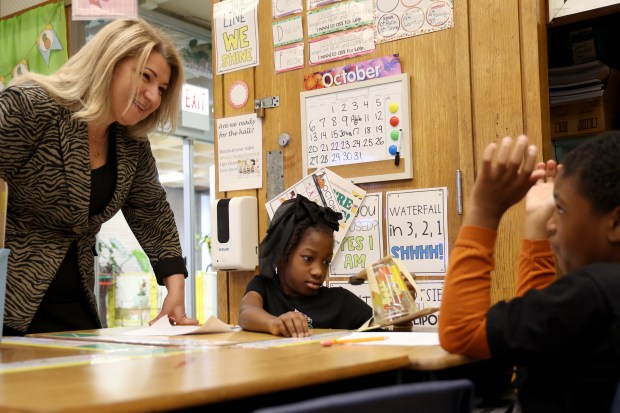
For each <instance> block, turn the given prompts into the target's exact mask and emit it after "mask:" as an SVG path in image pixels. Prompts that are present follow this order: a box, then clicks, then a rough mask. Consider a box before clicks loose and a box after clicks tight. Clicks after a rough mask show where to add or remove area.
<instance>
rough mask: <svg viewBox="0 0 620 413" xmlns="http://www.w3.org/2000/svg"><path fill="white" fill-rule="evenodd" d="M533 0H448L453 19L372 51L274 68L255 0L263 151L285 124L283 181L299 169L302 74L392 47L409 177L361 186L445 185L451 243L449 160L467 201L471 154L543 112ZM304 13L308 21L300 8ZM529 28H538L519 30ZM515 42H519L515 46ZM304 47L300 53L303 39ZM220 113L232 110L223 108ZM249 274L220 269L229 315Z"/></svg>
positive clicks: (509, 275)
mask: <svg viewBox="0 0 620 413" xmlns="http://www.w3.org/2000/svg"><path fill="white" fill-rule="evenodd" d="M535 1H536V0H522V2H521V3H518V2H495V1H490V0H486V1H482V2H475V3H472V2H466V1H458V2H455V5H454V6H455V8H454V13H455V27H454V28H453V29H449V30H444V31H441V32H435V33H430V34H426V35H422V36H416V37H412V38H408V39H403V40H398V41H393V42H389V43H384V44H380V45H377V49H376V51H375V52H373V53H372V54H368V55H364V56H358V57H356V58H352V59H346V60H342V61H336V62H330V63H326V64H323V65H318V66H307V65H306V67H304V68H303V69H299V70H294V71H290V72H285V73H280V74H276V73H275V72H274V66H273V41H272V38H271V37H272V34H271V22H272V21H273V19H272V18H271V8H270V4H268V3H265V2H260V3H259V21H260V22H261V25H260V27H259V36H260V65H259V66H258V67H256V68H254V69H252V71H253V73H254V75H255V82H254V90H255V95H256V97H257V98H262V97H267V96H279V97H280V107H279V108H274V109H266V110H265V117H264V122H263V151H264V152H267V151H270V150H279V149H281V148H280V147H279V146H278V144H277V137H278V135H279V134H280V133H282V132H287V133H289V134H290V135H291V138H292V139H291V143H290V145H289V146H288V147H286V148H284V149H283V152H284V186H285V188H286V187H288V186H290V185H292V184H293V183H295V182H297V181H298V180H299V179H301V178H302V171H301V125H300V112H299V94H300V93H301V92H302V91H303V75H304V74H306V73H311V72H315V71H321V70H324V69H326V68H329V67H333V66H340V65H344V64H347V63H353V62H359V61H363V60H367V59H371V58H373V57H380V56H384V55H389V54H393V53H399V54H400V56H401V63H402V68H403V72H405V73H408V74H409V75H410V78H411V121H412V131H413V153H414V155H413V168H414V172H413V179H407V180H400V181H390V182H375V183H367V184H360V186H362V187H363V188H364V189H366V190H367V191H368V192H369V193H373V192H382V193H383V194H385V192H387V191H393V190H402V189H412V188H425V187H437V186H446V187H448V191H449V198H448V201H449V202H448V208H449V211H448V220H449V225H450V227H449V231H450V234H449V237H450V244H452V243H453V241H454V239H455V238H456V236H457V233H458V229H459V227H460V224H461V216H459V215H458V214H457V213H456V170H457V169H460V170H461V172H462V188H463V191H464V193H463V195H464V200H463V201H464V208H466V202H467V199H468V196H469V193H470V192H471V188H472V185H473V180H474V176H475V168H476V167H477V156H476V155H477V154H479V153H480V154H481V153H482V151H483V149H484V147H485V146H486V145H487V144H488V143H489V142H491V141H496V140H498V139H501V138H502V137H503V136H504V135H506V134H510V135H513V136H514V135H518V134H519V133H522V132H523V131H526V132H528V133H530V134H531V133H534V134H535V135H538V136H541V134H542V132H541V131H542V127H541V126H540V125H539V123H540V122H541V119H540V118H541V116H542V115H541V112H544V109H542V108H543V107H544V105H543V104H542V103H541V99H544V98H541V97H540V93H541V88H542V87H544V86H541V85H540V84H539V83H537V81H536V76H538V75H539V74H540V72H541V71H543V70H546V68H543V67H542V66H540V65H542V63H541V61H542V59H541V54H540V51H539V50H538V43H537V42H538V41H539V38H540V34H539V32H537V27H539V26H537V25H538V24H539V23H540V22H538V21H537V17H534V12H535V11H537V10H538V9H537V8H536V7H533V6H532V4H533V3H535ZM302 19H303V20H304V22H303V24H304V27H305V13H303V14H302ZM528 30H530V31H531V30H534V32H536V33H538V34H536V35H533V34H530V33H529V32H528V34H527V35H525V34H523V33H526V32H527V31H528ZM531 48H533V49H531ZM521 50H526V52H524V53H521ZM305 54H306V57H307V55H308V51H307V40H306V52H305ZM306 62H307V59H306ZM525 71H527V73H525ZM237 73H238V72H233V73H230V74H227V75H225V76H223V77H224V78H225V81H224V83H225V82H227V81H228V79H229V78H232V77H235V76H238V74H237ZM216 78H217V76H216ZM223 87H224V88H225V85H224V86H223ZM536 91H538V94H539V95H538V96H537V94H536ZM524 113H525V114H524ZM225 114H226V116H229V112H228V110H227V112H226V113H225ZM525 116H527V121H526V120H525V119H524V117H525ZM216 117H217V114H216ZM537 122H538V123H537ZM263 159H265V158H263ZM263 180H264V185H263V188H261V189H260V190H258V191H256V194H257V196H258V200H259V232H260V238H261V239H262V237H263V236H264V234H265V232H266V228H267V223H268V220H267V214H266V211H265V209H264V208H263V205H264V203H265V202H266V200H267V199H266V186H265V185H266V177H264V178H263ZM384 203H385V197H384ZM384 216H385V214H384ZM522 216H523V212H522V208H519V207H518V208H515V209H514V210H513V211H511V212H510V213H509V214H508V216H507V219H506V220H505V222H504V223H503V225H502V228H501V235H500V237H499V239H498V252H497V256H496V258H497V262H498V269H497V271H496V274H495V278H496V279H495V282H494V286H493V293H492V299H493V301H497V300H498V299H500V298H507V297H509V296H511V295H512V294H513V291H514V279H513V275H514V269H515V268H516V259H517V256H516V253H517V251H518V248H519V246H520V239H521V237H520V236H518V235H517V236H515V235H514V234H521V233H522V222H521V221H522ZM384 236H385V234H384ZM384 252H385V253H387V252H388V251H384ZM249 278H250V277H249V275H248V276H245V275H244V276H242V277H239V276H238V274H234V275H231V274H229V275H228V277H227V280H228V288H229V291H228V295H227V297H228V300H229V305H228V306H229V307H228V308H229V315H230V322H236V317H237V313H236V312H235V311H234V310H235V308H236V307H235V306H236V305H237V304H238V302H239V300H240V299H241V297H242V295H243V292H244V291H245V285H246V284H247V281H248V280H249ZM218 290H219V287H218Z"/></svg>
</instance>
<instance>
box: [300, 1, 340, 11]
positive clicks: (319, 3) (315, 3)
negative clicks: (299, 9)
mask: <svg viewBox="0 0 620 413" xmlns="http://www.w3.org/2000/svg"><path fill="white" fill-rule="evenodd" d="M339 1H341V0H307V1H306V8H307V10H312V9H316V8H317V7H321V6H325V5H327V4H332V3H337V2H339Z"/></svg>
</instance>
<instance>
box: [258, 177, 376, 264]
mask: <svg viewBox="0 0 620 413" xmlns="http://www.w3.org/2000/svg"><path fill="white" fill-rule="evenodd" d="M299 194H301V195H303V196H305V197H306V198H308V199H309V200H310V201H312V202H315V203H317V204H319V205H321V206H323V207H327V208H331V209H333V210H334V211H336V212H340V213H342V218H341V219H340V220H339V221H338V226H339V229H338V231H336V232H334V250H333V251H334V254H333V255H334V257H335V256H336V255H338V250H339V248H340V244H341V242H342V240H343V238H344V237H345V235H346V234H347V232H348V230H349V227H350V226H351V223H352V222H353V219H354V217H355V214H357V211H358V209H359V207H360V205H361V204H362V201H363V200H364V196H365V195H366V191H365V190H364V189H362V188H360V187H359V186H357V185H355V184H353V183H352V182H351V181H349V180H348V179H345V178H343V177H341V176H339V175H338V174H336V173H334V172H332V171H330V170H329V169H327V168H320V169H317V170H316V171H314V172H313V173H311V174H309V175H307V176H305V177H304V178H302V179H301V180H300V181H298V182H296V183H295V184H294V185H293V186H291V187H289V188H288V189H286V190H285V191H284V192H282V193H281V194H279V195H277V196H276V197H274V198H273V199H271V200H269V201H268V202H267V203H266V204H265V208H266V209H267V214H268V215H269V219H271V218H273V216H274V214H275V212H276V210H277V209H278V208H279V207H280V205H282V203H283V202H285V201H287V200H289V199H293V198H295V197H296V196H297V195H299Z"/></svg>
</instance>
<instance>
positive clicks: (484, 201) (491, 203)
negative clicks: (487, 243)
mask: <svg viewBox="0 0 620 413" xmlns="http://www.w3.org/2000/svg"><path fill="white" fill-rule="evenodd" d="M528 142H529V141H528V138H527V136H525V135H520V136H519V137H518V138H517V140H516V142H514V144H513V140H512V138H511V137H509V136H506V137H505V138H503V139H502V141H501V143H500V145H499V148H498V147H497V144H496V143H494V142H493V143H491V144H489V145H488V146H487V147H486V148H485V150H484V153H483V155H482V166H481V168H480V171H479V172H478V176H477V178H476V182H475V184H474V190H473V192H472V196H471V199H470V204H469V210H468V211H467V213H466V215H465V218H464V220H463V223H464V225H473V226H479V227H485V228H489V229H497V227H498V226H499V221H500V219H501V217H502V215H503V214H504V213H505V212H506V211H507V210H508V208H510V207H511V206H512V205H514V204H516V203H517V202H519V201H520V200H521V199H522V198H523V197H524V196H525V194H526V193H527V191H528V190H529V189H530V188H531V187H532V185H534V184H535V183H536V181H537V180H538V179H542V178H544V176H545V171H544V170H541V169H537V168H536V156H537V153H538V150H537V148H536V146H534V145H529V144H528ZM496 152H497V156H495V155H496Z"/></svg>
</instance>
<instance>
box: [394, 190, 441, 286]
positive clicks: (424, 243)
mask: <svg viewBox="0 0 620 413" xmlns="http://www.w3.org/2000/svg"><path fill="white" fill-rule="evenodd" d="M447 207H448V188H446V187H441V188H425V189H415V190H406V191H393V192H387V193H386V218H385V223H386V227H387V231H386V232H387V249H388V255H392V256H394V257H396V258H399V259H400V260H401V261H403V263H404V264H405V267H407V269H408V270H409V271H410V272H412V273H415V274H417V275H445V273H446V270H447V268H448V255H449V254H448V226H447V225H448V216H447Z"/></svg>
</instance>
